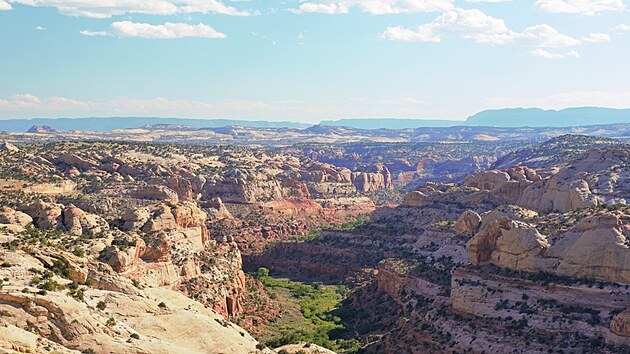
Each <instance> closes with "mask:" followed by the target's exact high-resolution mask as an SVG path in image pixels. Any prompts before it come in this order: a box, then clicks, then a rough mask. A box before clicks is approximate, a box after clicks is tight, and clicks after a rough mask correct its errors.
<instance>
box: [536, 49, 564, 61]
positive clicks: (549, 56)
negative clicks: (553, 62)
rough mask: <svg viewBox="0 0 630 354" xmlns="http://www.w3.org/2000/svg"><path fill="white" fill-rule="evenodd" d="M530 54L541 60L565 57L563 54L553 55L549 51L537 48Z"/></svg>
mask: <svg viewBox="0 0 630 354" xmlns="http://www.w3.org/2000/svg"><path fill="white" fill-rule="evenodd" d="M529 54H531V55H533V56H535V57H541V58H545V59H558V58H564V55H562V54H558V53H552V52H550V51H548V50H545V49H542V48H536V49H534V50H532V51H530V52H529Z"/></svg>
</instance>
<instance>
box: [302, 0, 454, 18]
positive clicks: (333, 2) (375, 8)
mask: <svg viewBox="0 0 630 354" xmlns="http://www.w3.org/2000/svg"><path fill="white" fill-rule="evenodd" d="M453 7H454V5H453V0H379V1H374V0H318V1H306V2H304V1H303V3H302V4H301V5H300V6H299V7H298V8H297V9H293V10H292V11H293V12H295V13H313V12H315V13H323V14H329V15H333V14H345V13H348V12H349V11H350V9H351V8H357V9H359V11H361V12H366V13H369V14H373V15H385V14H400V13H418V12H441V11H448V10H450V9H452V8H453Z"/></svg>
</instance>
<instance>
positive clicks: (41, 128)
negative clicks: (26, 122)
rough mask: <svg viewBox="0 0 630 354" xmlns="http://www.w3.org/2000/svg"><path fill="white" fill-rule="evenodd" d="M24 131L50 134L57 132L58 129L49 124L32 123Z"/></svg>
mask: <svg viewBox="0 0 630 354" xmlns="http://www.w3.org/2000/svg"><path fill="white" fill-rule="evenodd" d="M26 132H27V133H35V134H52V133H58V132H59V131H58V130H57V129H55V128H53V127H51V126H49V125H34V126H32V127H30V128H29V129H28V130H27V131H26Z"/></svg>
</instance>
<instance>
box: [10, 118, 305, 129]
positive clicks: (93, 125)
mask: <svg viewBox="0 0 630 354" xmlns="http://www.w3.org/2000/svg"><path fill="white" fill-rule="evenodd" d="M166 124H173V125H187V126H189V127H191V128H196V129H198V128H216V127H226V126H245V127H256V128H264V127H269V128H307V127H309V126H311V124H305V123H295V122H269V121H246V120H233V119H187V118H146V117H109V118H34V119H9V120H0V131H7V132H25V131H27V130H28V129H30V128H31V127H32V126H49V127H51V128H53V129H56V130H59V131H68V130H85V131H110V130H114V129H130V128H140V127H144V126H150V125H166Z"/></svg>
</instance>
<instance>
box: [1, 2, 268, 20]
mask: <svg viewBox="0 0 630 354" xmlns="http://www.w3.org/2000/svg"><path fill="white" fill-rule="evenodd" d="M9 3H14V4H21V5H28V6H33V7H54V8H56V9H57V11H59V12H60V13H61V14H64V15H68V16H79V17H91V18H110V17H112V16H118V15H125V14H148V15H174V14H176V13H218V14H224V15H232V16H249V15H255V14H257V12H255V11H250V10H243V11H241V10H238V9H236V8H234V7H232V6H228V5H225V4H224V3H223V2H221V1H219V0H107V1H95V0H0V10H10V9H11V6H10V5H9Z"/></svg>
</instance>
